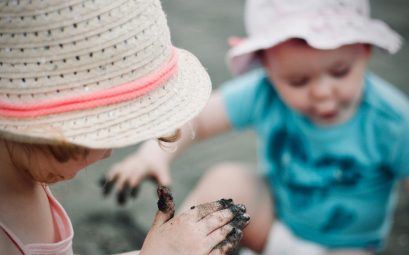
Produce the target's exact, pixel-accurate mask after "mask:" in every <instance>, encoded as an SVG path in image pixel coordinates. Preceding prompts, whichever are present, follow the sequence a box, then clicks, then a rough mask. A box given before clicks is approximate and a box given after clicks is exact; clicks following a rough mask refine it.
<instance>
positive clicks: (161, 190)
mask: <svg viewBox="0 0 409 255" xmlns="http://www.w3.org/2000/svg"><path fill="white" fill-rule="evenodd" d="M157 193H158V197H159V199H158V203H157V204H158V209H159V210H158V212H157V213H156V216H155V219H154V220H153V227H155V226H160V225H162V224H163V223H165V222H167V221H168V220H170V219H171V218H173V216H174V215H175V204H174V203H173V197H172V194H171V193H170V189H169V188H167V187H163V186H159V187H158V189H157Z"/></svg>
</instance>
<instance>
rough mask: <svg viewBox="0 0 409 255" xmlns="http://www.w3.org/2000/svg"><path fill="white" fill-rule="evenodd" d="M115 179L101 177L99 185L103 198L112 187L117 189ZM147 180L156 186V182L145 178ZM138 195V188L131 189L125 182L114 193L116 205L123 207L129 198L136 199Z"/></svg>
mask: <svg viewBox="0 0 409 255" xmlns="http://www.w3.org/2000/svg"><path fill="white" fill-rule="evenodd" d="M117 179H118V178H117V177H114V178H113V179H112V180H108V179H107V178H106V177H102V178H101V180H100V181H99V185H100V186H101V188H102V194H103V196H104V197H107V196H108V195H109V194H110V193H111V192H112V190H113V189H114V187H117ZM146 179H147V180H151V181H153V182H154V183H155V184H157V181H156V180H155V179H154V178H146ZM138 193H139V186H135V187H132V186H131V185H130V184H129V183H128V182H125V183H124V184H123V185H122V187H120V188H119V189H117V191H116V200H117V203H118V204H119V205H121V206H123V205H125V204H126V202H127V201H128V200H129V198H136V197H137V195H138Z"/></svg>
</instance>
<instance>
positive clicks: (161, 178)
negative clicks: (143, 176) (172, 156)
mask: <svg viewBox="0 0 409 255" xmlns="http://www.w3.org/2000/svg"><path fill="white" fill-rule="evenodd" d="M169 172H170V171H169V169H165V170H163V171H152V175H151V176H152V177H153V178H155V180H156V181H157V182H158V183H159V185H162V186H165V187H169V186H170V184H171V182H172V180H171V178H170V173H169Z"/></svg>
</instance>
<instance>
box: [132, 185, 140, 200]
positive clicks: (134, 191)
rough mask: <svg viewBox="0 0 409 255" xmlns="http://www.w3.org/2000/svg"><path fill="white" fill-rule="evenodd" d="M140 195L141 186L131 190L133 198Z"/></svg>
mask: <svg viewBox="0 0 409 255" xmlns="http://www.w3.org/2000/svg"><path fill="white" fill-rule="evenodd" d="M138 193H139V186H136V187H133V188H131V193H130V195H131V197H132V198H136V196H137V195H138Z"/></svg>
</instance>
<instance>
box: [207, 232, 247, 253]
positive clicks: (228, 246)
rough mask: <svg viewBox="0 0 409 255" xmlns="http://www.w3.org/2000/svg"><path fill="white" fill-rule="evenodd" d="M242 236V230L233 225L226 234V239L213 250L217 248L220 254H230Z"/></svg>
mask: <svg viewBox="0 0 409 255" xmlns="http://www.w3.org/2000/svg"><path fill="white" fill-rule="evenodd" d="M242 238H243V231H241V230H240V229H237V228H235V227H233V230H232V231H231V232H230V233H229V234H228V235H227V237H226V239H224V240H223V241H221V242H220V243H219V244H217V245H216V246H215V247H214V248H213V250H219V251H220V252H221V254H230V253H231V252H233V250H234V249H235V248H236V247H237V245H238V244H239V243H240V240H241V239H242Z"/></svg>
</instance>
